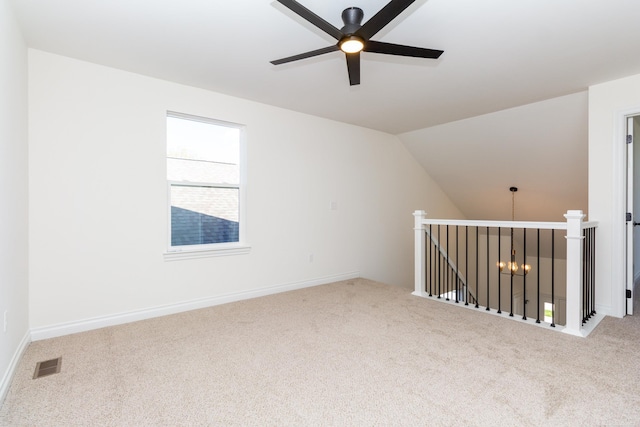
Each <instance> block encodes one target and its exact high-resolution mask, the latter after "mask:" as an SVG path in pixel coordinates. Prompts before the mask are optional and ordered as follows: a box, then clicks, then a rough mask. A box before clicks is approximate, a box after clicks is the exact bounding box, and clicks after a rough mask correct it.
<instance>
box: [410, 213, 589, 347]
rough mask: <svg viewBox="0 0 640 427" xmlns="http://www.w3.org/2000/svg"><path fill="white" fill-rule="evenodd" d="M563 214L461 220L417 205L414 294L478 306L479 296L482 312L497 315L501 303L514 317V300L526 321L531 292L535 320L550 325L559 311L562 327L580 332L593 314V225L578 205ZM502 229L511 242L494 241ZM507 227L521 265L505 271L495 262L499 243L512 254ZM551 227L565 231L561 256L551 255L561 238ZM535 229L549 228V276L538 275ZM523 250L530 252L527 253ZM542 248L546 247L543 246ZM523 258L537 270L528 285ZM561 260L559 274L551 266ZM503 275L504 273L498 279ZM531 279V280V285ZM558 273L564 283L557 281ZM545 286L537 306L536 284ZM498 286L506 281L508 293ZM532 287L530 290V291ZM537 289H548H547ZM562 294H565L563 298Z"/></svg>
mask: <svg viewBox="0 0 640 427" xmlns="http://www.w3.org/2000/svg"><path fill="white" fill-rule="evenodd" d="M564 216H565V218H566V220H567V221H566V222H526V221H466V220H443V219H428V218H427V217H426V213H425V212H424V211H416V212H414V218H415V227H414V230H415V291H414V292H413V294H414V295H418V296H423V297H433V296H436V297H437V299H444V300H445V301H450V300H453V302H456V303H457V302H464V303H465V304H464V305H469V304H470V303H471V304H473V305H474V306H475V307H476V308H480V307H481V304H480V303H481V301H479V300H483V301H482V303H483V304H484V306H483V307H484V308H485V310H486V311H491V310H495V312H496V313H498V314H501V313H502V308H503V306H504V307H505V309H506V308H508V309H509V316H510V317H514V314H515V313H514V311H518V308H516V307H515V306H516V305H517V304H521V305H522V307H520V308H519V309H520V311H521V313H519V314H522V315H523V316H522V319H523V320H525V321H526V320H528V319H527V311H529V312H531V311H532V308H530V309H529V310H527V307H529V306H527V304H529V303H530V301H529V300H530V299H535V302H536V315H535V323H547V324H548V325H549V326H551V327H554V328H555V327H556V320H557V319H558V315H559V314H560V313H562V314H563V316H561V317H564V318H565V320H564V328H562V331H563V332H565V333H569V334H572V335H578V336H585V330H584V328H583V325H584V323H586V322H587V321H588V320H589V319H591V318H592V317H593V316H594V315H595V313H596V311H595V288H596V286H595V272H594V266H595V230H596V228H597V225H598V224H597V222H594V221H591V222H585V221H583V220H584V217H585V215H584V214H583V213H582V211H571V210H570V211H568V212H567V213H566V214H565V215H564ZM461 230H463V231H462V232H461ZM506 230H509V231H510V237H511V241H510V245H509V244H501V241H502V240H505V239H506V238H507V237H509V235H505V234H503V233H505V232H506ZM514 230H517V233H519V234H518V236H519V237H518V239H516V240H517V242H516V243H517V245H518V246H519V248H520V250H521V251H522V255H521V257H522V258H521V260H522V262H523V264H522V267H523V268H522V269H521V270H520V271H519V273H517V272H515V271H512V270H509V269H507V270H506V271H504V270H505V269H504V267H505V266H506V263H505V262H502V260H503V249H505V246H510V248H509V249H511V261H512V262H513V261H514V258H515V250H514ZM558 230H560V232H563V231H564V232H565V233H566V236H564V237H565V238H566V253H563V254H561V256H556V255H555V252H554V251H555V250H556V249H555V248H556V246H557V244H556V242H557V241H559V240H560V239H557V236H556V234H557V233H556V232H557V231H558ZM541 231H542V232H543V233H545V236H546V235H549V236H550V240H551V257H550V266H549V267H547V268H546V270H550V272H549V275H548V276H549V277H543V278H541V276H543V273H542V272H541V270H542V269H543V268H542V267H543V264H544V262H546V261H545V258H544V257H541V249H540V246H541V243H540V242H541V237H540V236H541ZM527 234H529V236H531V235H532V234H534V236H531V237H530V239H529V244H527ZM452 235H453V238H452ZM451 239H453V242H452V241H451ZM546 239H547V240H548V238H546ZM483 240H484V241H483ZM542 240H545V238H543V239H542ZM536 241H537V250H536V249H533V250H532V249H531V248H530V247H531V245H532V243H535V242H536ZM501 246H502V247H501ZM496 248H497V252H496ZM527 249H529V251H530V253H529V256H527ZM544 250H546V251H547V252H548V248H545V249H544ZM531 252H535V253H534V254H532V253H531ZM529 260H532V262H533V263H534V265H535V267H536V270H537V271H535V273H534V274H532V275H531V276H534V277H531V276H529V284H528V283H527V273H529V271H530V270H529V269H530V268H531V265H529V264H528V262H529ZM565 263H566V278H564V277H563V278H562V280H559V279H558V277H557V276H558V271H560V269H559V268H558V266H562V267H564V264H565ZM518 264H519V263H518ZM525 265H526V268H525ZM504 275H506V276H510V278H509V277H504V278H503V276H504ZM534 278H535V279H536V280H535V283H534V284H531V281H532V280H533V279H534ZM565 279H566V282H565V283H561V282H564V281H565ZM541 280H542V284H541ZM547 282H550V283H547ZM503 284H504V287H503ZM527 285H529V288H527ZM549 285H550V301H549V302H545V304H544V306H543V305H542V303H541V302H542V299H543V297H542V296H541V286H542V287H545V289H546V286H549ZM505 288H508V292H507V291H505V290H504V289H505ZM516 288H517V290H516ZM481 291H482V292H481ZM533 291H536V292H535V293H536V295H535V296H534V295H533ZM558 291H560V294H564V298H563V297H562V295H558ZM481 294H482V295H481ZM485 294H486V295H485ZM542 295H547V293H546V291H545V293H544V294H542ZM443 297H444V298H443ZM545 298H546V297H545ZM563 301H566V305H565V304H564V303H563ZM514 309H515V310H514ZM543 319H544V322H543ZM529 320H533V319H529Z"/></svg>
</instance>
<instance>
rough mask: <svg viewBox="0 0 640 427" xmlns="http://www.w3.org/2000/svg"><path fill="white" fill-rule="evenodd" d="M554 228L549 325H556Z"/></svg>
mask: <svg viewBox="0 0 640 427" xmlns="http://www.w3.org/2000/svg"><path fill="white" fill-rule="evenodd" d="M555 236H556V230H555V229H552V230H551V327H552V328H555V327H556V297H555V282H556V270H555V267H556V244H555Z"/></svg>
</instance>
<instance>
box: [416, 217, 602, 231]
mask: <svg viewBox="0 0 640 427" xmlns="http://www.w3.org/2000/svg"><path fill="white" fill-rule="evenodd" d="M422 224H424V225H429V224H433V225H458V226H469V227H503V228H539V229H541V230H566V229H567V223H566V222H537V221H493V220H487V221H485V220H461V219H424V220H423V221H422ZM597 226H598V221H587V222H583V223H582V228H591V227H597Z"/></svg>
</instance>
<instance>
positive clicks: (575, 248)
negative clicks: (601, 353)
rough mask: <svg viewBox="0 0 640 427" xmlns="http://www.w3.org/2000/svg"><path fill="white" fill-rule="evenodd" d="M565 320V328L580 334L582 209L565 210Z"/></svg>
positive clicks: (571, 332) (566, 330)
mask: <svg viewBox="0 0 640 427" xmlns="http://www.w3.org/2000/svg"><path fill="white" fill-rule="evenodd" d="M564 217H565V218H566V219H567V320H566V325H565V329H564V331H563V332H566V333H568V334H571V335H578V336H582V334H581V332H580V329H582V245H583V237H582V220H583V218H584V217H585V215H584V214H583V213H582V211H567V213H566V214H565V215H564Z"/></svg>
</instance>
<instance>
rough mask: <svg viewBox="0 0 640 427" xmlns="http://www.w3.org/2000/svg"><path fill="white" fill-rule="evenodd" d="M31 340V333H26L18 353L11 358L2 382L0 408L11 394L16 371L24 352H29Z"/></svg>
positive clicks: (19, 345)
mask: <svg viewBox="0 0 640 427" xmlns="http://www.w3.org/2000/svg"><path fill="white" fill-rule="evenodd" d="M31 340H32V338H31V334H30V333H29V331H27V332H25V334H24V336H23V337H22V340H21V341H20V344H18V347H17V348H16V351H15V352H14V353H13V357H12V358H11V361H10V362H9V366H8V367H7V370H6V371H5V373H4V376H3V377H2V381H0V407H2V405H3V404H4V399H5V398H6V397H7V394H8V393H9V388H10V387H11V382H12V380H13V376H14V375H15V373H16V369H17V368H18V364H19V363H20V360H21V359H22V356H23V355H24V352H25V351H26V350H27V347H29V344H31Z"/></svg>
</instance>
